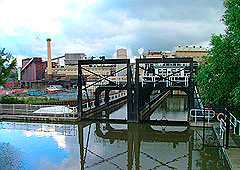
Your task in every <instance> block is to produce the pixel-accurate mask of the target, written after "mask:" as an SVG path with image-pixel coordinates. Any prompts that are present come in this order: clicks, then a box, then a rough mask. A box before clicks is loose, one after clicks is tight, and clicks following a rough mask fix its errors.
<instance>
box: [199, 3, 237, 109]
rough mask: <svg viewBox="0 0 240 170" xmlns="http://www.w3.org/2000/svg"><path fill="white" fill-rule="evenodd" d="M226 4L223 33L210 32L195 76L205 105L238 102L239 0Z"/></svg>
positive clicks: (223, 104) (231, 104) (235, 104)
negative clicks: (207, 47)
mask: <svg viewBox="0 0 240 170" xmlns="http://www.w3.org/2000/svg"><path fill="white" fill-rule="evenodd" d="M225 7H226V11H225V14H224V16H223V21H224V23H225V24H226V30H225V34H224V35H213V36H212V39H211V45H212V48H211V50H210V52H209V55H208V56H207V57H205V58H204V61H205V64H203V65H201V66H200V69H199V71H198V73H197V77H196V80H197V83H198V86H199V88H200V93H201V95H202V97H203V101H204V103H205V104H206V105H209V104H211V105H221V106H240V97H239V96H240V1H239V0H228V1H226V3H225Z"/></svg>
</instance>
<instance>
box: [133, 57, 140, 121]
mask: <svg viewBox="0 0 240 170" xmlns="http://www.w3.org/2000/svg"><path fill="white" fill-rule="evenodd" d="M134 116H135V120H136V121H137V122H138V121H139V59H136V68H135V91H134ZM140 119H141V118H140Z"/></svg>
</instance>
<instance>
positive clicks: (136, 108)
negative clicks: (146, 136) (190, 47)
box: [134, 58, 194, 120]
mask: <svg viewBox="0 0 240 170" xmlns="http://www.w3.org/2000/svg"><path fill="white" fill-rule="evenodd" d="M158 63H166V64H169V63H188V64H189V66H188V67H184V68H183V69H181V70H179V71H175V72H173V73H172V74H170V75H168V76H166V77H163V76H161V75H159V74H155V75H156V76H158V77H160V78H162V79H165V80H168V81H170V82H171V80H170V79H169V77H171V76H174V75H176V74H177V73H179V72H180V71H182V70H185V69H188V70H190V76H189V79H188V80H189V82H188V87H183V86H182V85H181V84H178V85H179V86H180V87H178V88H171V89H170V90H174V89H176V90H182V91H184V92H186V93H187V95H188V102H189V103H188V105H189V110H190V108H192V107H193V102H194V101H193V100H194V84H193V80H192V79H193V59H192V58H148V59H136V67H135V91H134V113H135V115H137V116H138V118H137V119H138V120H139V119H140V120H141V117H140V118H139V112H140V110H139V108H140V104H139V100H140V97H139V96H140V85H139V80H140V74H139V70H140V69H143V70H145V68H143V67H141V66H140V64H158ZM188 117H189V116H188Z"/></svg>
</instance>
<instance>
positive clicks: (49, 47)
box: [47, 38, 52, 79]
mask: <svg viewBox="0 0 240 170" xmlns="http://www.w3.org/2000/svg"><path fill="white" fill-rule="evenodd" d="M47 55H48V63H47V75H48V78H49V79H51V78H52V51H51V39H50V38H48V39H47Z"/></svg>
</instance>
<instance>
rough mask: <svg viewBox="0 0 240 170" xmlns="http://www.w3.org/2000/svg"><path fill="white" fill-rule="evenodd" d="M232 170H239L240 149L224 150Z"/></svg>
mask: <svg viewBox="0 0 240 170" xmlns="http://www.w3.org/2000/svg"><path fill="white" fill-rule="evenodd" d="M225 151H226V153H227V154H228V158H229V161H230V164H231V168H232V169H233V170H237V169H240V148H229V149H226V150H225Z"/></svg>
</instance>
